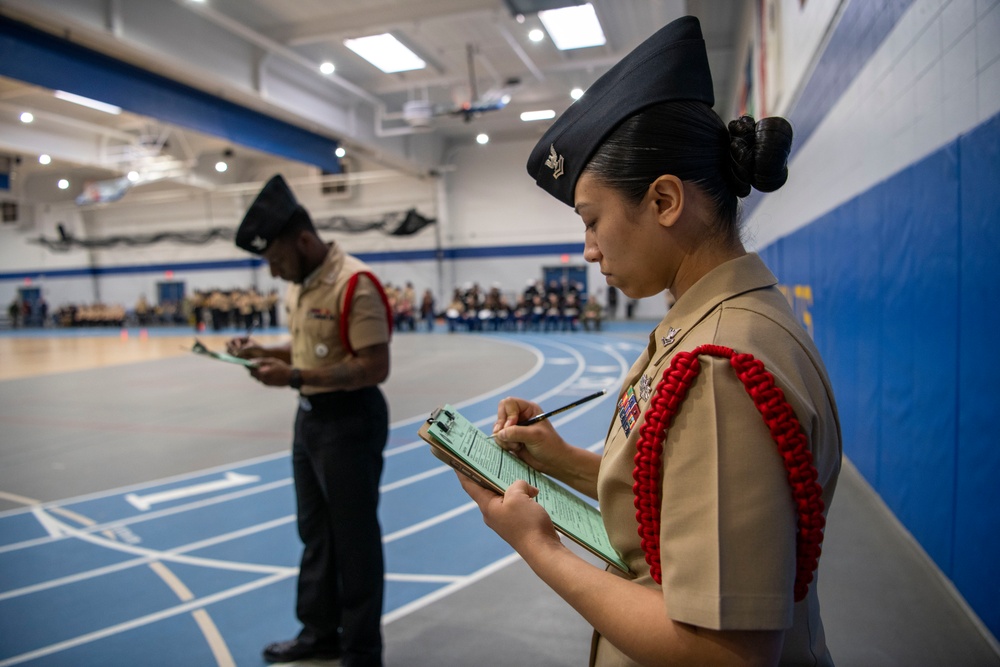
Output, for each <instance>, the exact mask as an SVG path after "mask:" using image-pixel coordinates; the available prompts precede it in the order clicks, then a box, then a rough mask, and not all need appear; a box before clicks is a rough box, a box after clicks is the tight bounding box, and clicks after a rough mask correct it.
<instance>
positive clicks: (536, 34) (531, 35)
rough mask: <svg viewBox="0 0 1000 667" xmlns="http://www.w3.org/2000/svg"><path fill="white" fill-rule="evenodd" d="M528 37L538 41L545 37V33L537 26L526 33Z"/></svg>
mask: <svg viewBox="0 0 1000 667" xmlns="http://www.w3.org/2000/svg"><path fill="white" fill-rule="evenodd" d="M528 39H530V40H531V41H533V42H540V41H542V40H543V39H545V33H544V32H542V31H541V30H539V29H538V28H535V29H534V30H532V31H530V32H529V33H528Z"/></svg>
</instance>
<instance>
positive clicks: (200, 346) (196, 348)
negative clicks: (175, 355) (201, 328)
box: [191, 338, 257, 368]
mask: <svg viewBox="0 0 1000 667" xmlns="http://www.w3.org/2000/svg"><path fill="white" fill-rule="evenodd" d="M191 351H192V352H194V353H195V354H200V355H202V356H206V357H211V358H212V359H217V360H219V361H224V362H226V363H227V364H236V365H238V366H246V367H247V368H253V367H254V366H256V365H257V362H255V361H254V360H253V359H241V358H240V357H234V356H233V355H231V354H226V353H225V352H213V351H212V350H210V349H208V348H207V347H205V345H204V343H202V342H201V341H200V340H198V339H197V338H195V339H194V345H192V346H191Z"/></svg>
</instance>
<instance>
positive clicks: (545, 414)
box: [517, 389, 608, 426]
mask: <svg viewBox="0 0 1000 667" xmlns="http://www.w3.org/2000/svg"><path fill="white" fill-rule="evenodd" d="M606 393H608V390H607V389H602V390H600V391H598V392H595V393H593V394H591V395H589V396H584V397H583V398H581V399H580V400H578V401H573V402H572V403H570V404H569V405H564V406H562V407H561V408H556V409H555V410H552V411H550V412H543V413H542V414H540V415H535V416H534V417H532V418H531V419H528V420H525V421H523V422H519V423H518V424H517V425H518V426H531V425H532V424H537V423H538V422H540V421H542V420H543V419H548V418H549V417H553V416H555V415H557V414H559V413H560V412H565V411H566V410H569V409H570V408H575V407H576V406H578V405H580V404H581V403H586V402H587V401H592V400H594V399H595V398H600V397H601V396H604V394H606Z"/></svg>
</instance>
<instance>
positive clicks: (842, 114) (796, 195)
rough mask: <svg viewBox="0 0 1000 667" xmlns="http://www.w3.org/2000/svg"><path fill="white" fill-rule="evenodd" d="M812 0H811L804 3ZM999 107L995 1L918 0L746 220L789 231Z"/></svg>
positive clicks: (771, 234)
mask: <svg viewBox="0 0 1000 667" xmlns="http://www.w3.org/2000/svg"><path fill="white" fill-rule="evenodd" d="M810 4H812V3H810ZM997 113H1000V2H998V1H997V0H916V1H915V2H914V3H913V5H912V6H911V7H910V9H909V10H907V12H906V13H905V14H904V15H903V16H902V18H901V19H900V21H899V22H898V23H897V25H896V27H895V29H894V30H893V31H892V32H891V33H890V35H889V36H888V37H887V38H886V40H885V42H884V43H883V44H882V46H881V47H880V48H879V49H878V51H877V52H876V53H875V55H874V56H873V57H872V58H871V59H870V60H869V61H868V63H867V64H866V65H865V67H864V68H863V69H862V70H861V72H860V74H859V75H858V76H857V78H856V79H855V80H854V82H853V83H852V84H851V86H850V87H849V88H848V89H847V91H846V92H845V93H844V95H843V96H842V97H841V99H840V100H839V101H838V102H837V103H836V105H835V106H834V107H833V109H831V110H830V113H829V115H828V116H827V117H826V119H825V120H824V121H823V122H822V123H821V124H820V126H819V127H818V128H817V129H816V131H815V132H814V133H813V135H812V136H811V137H810V138H809V140H808V142H807V143H806V144H804V145H803V146H802V148H801V149H800V150H799V152H798V153H797V154H796V156H795V158H794V160H793V161H792V163H791V164H790V165H789V177H788V182H787V184H786V185H785V186H784V187H783V188H782V189H781V190H778V191H777V192H775V193H772V194H770V195H767V196H766V197H764V198H763V200H762V202H761V204H760V205H759V206H758V207H757V208H756V209H755V211H754V212H753V215H752V217H751V219H750V220H748V223H747V232H748V234H749V237H750V238H751V239H752V244H753V246H754V247H756V248H763V247H765V246H767V245H768V244H769V243H771V242H772V241H774V240H776V239H779V238H781V237H783V236H787V235H788V234H790V233H792V232H794V231H795V230H796V229H799V228H800V227H802V226H804V225H806V224H808V223H809V222H810V221H812V220H815V219H816V218H818V217H819V216H821V215H823V214H824V213H826V212H828V211H830V210H832V209H834V208H836V207H837V206H838V205H840V204H842V203H843V202H845V201H848V200H850V199H852V198H853V197H855V196H856V195H858V194H860V193H862V192H864V191H865V190H868V189H869V188H871V187H872V186H873V185H875V184H877V183H879V182H881V181H883V180H885V179H886V178H888V177H889V176H891V175H893V174H895V173H896V172H898V171H900V170H901V169H903V168H905V167H906V166H908V165H910V164H912V163H913V162H916V161H917V160H919V159H920V158H922V157H924V156H926V155H928V154H930V153H931V152H933V151H935V150H936V149H938V148H940V147H941V146H943V145H944V144H946V143H948V142H949V141H951V140H953V139H954V138H955V137H957V136H958V135H960V134H963V133H965V132H967V131H968V130H970V129H972V128H973V127H975V126H976V125H978V124H980V123H982V122H983V121H985V120H987V119H989V118H991V117H992V116H994V115H996V114H997Z"/></svg>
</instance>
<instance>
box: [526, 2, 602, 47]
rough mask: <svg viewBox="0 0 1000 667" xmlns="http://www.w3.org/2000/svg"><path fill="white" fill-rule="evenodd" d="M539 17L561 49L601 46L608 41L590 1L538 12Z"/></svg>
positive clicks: (554, 42) (553, 41)
mask: <svg viewBox="0 0 1000 667" xmlns="http://www.w3.org/2000/svg"><path fill="white" fill-rule="evenodd" d="M538 18H539V19H541V21H542V25H544V26H545V29H546V30H547V31H548V33H549V37H551V38H552V43H553V44H555V45H556V48H557V49H559V50H560V51H568V50H570V49H582V48H584V47H588V46H601V45H602V44H604V43H605V42H606V41H607V40H606V39H605V38H604V31H603V30H601V22H600V21H598V20H597V12H595V11H594V6H593V5H592V4H590V3H587V4H585V5H575V6H573V7H563V8H562V9H549V10H546V11H542V12H538Z"/></svg>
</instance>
